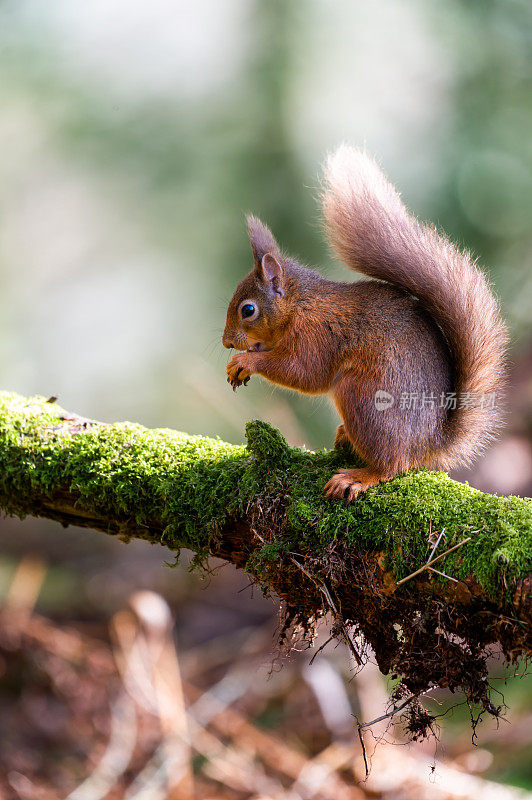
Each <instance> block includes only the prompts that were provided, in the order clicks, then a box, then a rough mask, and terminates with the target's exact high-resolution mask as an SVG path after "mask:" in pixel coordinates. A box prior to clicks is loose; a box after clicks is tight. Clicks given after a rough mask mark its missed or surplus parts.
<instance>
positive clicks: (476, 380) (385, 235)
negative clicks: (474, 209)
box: [322, 146, 507, 469]
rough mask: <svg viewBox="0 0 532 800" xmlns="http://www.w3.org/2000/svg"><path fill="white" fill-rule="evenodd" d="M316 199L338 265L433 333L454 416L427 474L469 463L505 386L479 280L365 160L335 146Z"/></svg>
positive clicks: (492, 317)
mask: <svg viewBox="0 0 532 800" xmlns="http://www.w3.org/2000/svg"><path fill="white" fill-rule="evenodd" d="M322 200H323V213H324V217H325V224H326V231H327V235H328V238H329V241H330V242H331V245H332V247H333V250H334V252H335V254H336V255H337V257H338V258H339V259H341V260H342V261H343V262H344V263H345V264H347V266H349V267H350V268H351V269H354V270H357V271H358V272H361V273H363V274H365V275H368V276H370V277H372V278H378V279H380V280H383V281H387V282H389V283H391V284H394V285H395V286H398V287H400V288H401V289H403V290H405V291H407V292H408V293H410V294H412V295H414V296H415V297H417V298H419V300H420V301H421V303H422V304H423V306H424V308H426V310H427V311H428V312H429V314H430V315H431V316H432V318H433V319H434V320H435V321H436V323H437V324H438V326H439V327H440V328H441V330H442V332H443V335H444V337H445V339H446V341H447V345H448V347H449V351H450V354H451V361H452V375H453V389H454V392H456V398H457V407H456V409H455V410H452V409H451V410H450V411H449V413H448V415H447V417H446V419H445V422H444V425H443V434H442V442H441V446H440V447H439V451H438V453H434V454H432V457H431V459H430V464H427V466H439V467H443V468H445V469H447V468H449V467H451V466H455V465H457V464H466V463H469V462H470V461H471V459H472V458H473V457H474V456H475V455H477V454H478V453H479V452H480V451H481V450H482V448H483V447H484V446H485V445H486V444H487V443H488V442H489V440H490V439H491V438H492V436H493V434H494V432H495V430H496V428H497V427H498V425H499V424H500V417H501V400H502V394H503V390H504V381H505V367H504V360H505V351H506V346H507V331H506V327H505V325H504V323H503V321H502V319H501V316H500V313H499V308H498V304H497V300H496V299H495V297H494V295H493V293H492V291H491V289H490V287H489V284H488V282H487V280H486V278H485V276H484V275H483V274H482V272H481V271H480V270H479V269H478V268H477V267H476V265H475V264H474V263H473V261H472V259H471V257H470V255H469V254H468V253H465V252H461V251H459V250H458V249H457V248H456V247H454V246H453V245H452V244H451V243H450V242H449V241H448V240H447V239H445V238H444V237H443V236H441V235H440V234H439V233H438V232H437V231H436V229H435V228H433V227H431V226H427V225H421V224H420V223H419V222H418V221H417V220H416V219H415V218H414V217H413V216H412V215H411V214H410V213H409V212H408V210H407V209H406V207H405V206H404V204H403V202H402V201H401V198H400V197H399V194H398V193H397V191H396V190H395V189H394V187H393V186H392V185H391V184H390V183H389V182H388V180H387V179H386V177H385V176H384V174H383V173H382V172H381V170H380V169H379V167H378V166H377V164H376V163H375V162H374V161H373V160H372V159H371V158H370V157H369V156H367V155H366V154H365V153H364V152H361V151H359V150H355V149H353V148H350V147H345V146H343V147H340V148H339V150H337V151H336V153H334V155H332V156H331V157H330V158H329V159H328V161H327V164H326V167H325V174H324V189H323V195H322ZM427 388H429V389H430V387H427Z"/></svg>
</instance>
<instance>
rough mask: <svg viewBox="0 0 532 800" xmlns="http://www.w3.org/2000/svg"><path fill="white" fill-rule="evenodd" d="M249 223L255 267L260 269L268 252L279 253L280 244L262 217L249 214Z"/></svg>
mask: <svg viewBox="0 0 532 800" xmlns="http://www.w3.org/2000/svg"><path fill="white" fill-rule="evenodd" d="M247 223H248V233H249V240H250V242H251V249H252V250H253V259H254V261H255V267H256V268H257V269H260V266H261V264H262V259H263V258H264V256H265V255H266V253H275V254H276V255H277V254H278V253H279V252H280V251H279V245H278V244H277V242H276V241H275V236H274V235H273V233H272V232H271V230H270V229H269V228H268V227H267V226H266V225H264V223H262V222H261V221H260V219H257V217H253V216H248V218H247Z"/></svg>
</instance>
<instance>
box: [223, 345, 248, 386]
mask: <svg viewBox="0 0 532 800" xmlns="http://www.w3.org/2000/svg"><path fill="white" fill-rule="evenodd" d="M244 357H245V354H242V353H238V354H237V355H236V356H233V358H232V359H231V361H230V362H229V364H228V365H227V383H230V384H231V386H232V387H233V391H234V392H236V390H237V389H238V387H239V386H247V384H248V382H249V379H250V377H251V376H250V372H249V369H248V367H247V366H244V365H243V364H242V363H241V359H243V358H244Z"/></svg>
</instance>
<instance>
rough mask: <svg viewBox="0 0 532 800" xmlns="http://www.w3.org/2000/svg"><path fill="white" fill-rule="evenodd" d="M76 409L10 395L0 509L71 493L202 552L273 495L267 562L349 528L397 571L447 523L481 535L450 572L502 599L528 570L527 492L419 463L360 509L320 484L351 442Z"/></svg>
mask: <svg viewBox="0 0 532 800" xmlns="http://www.w3.org/2000/svg"><path fill="white" fill-rule="evenodd" d="M68 416H69V415H68V414H65V413H64V412H63V411H62V410H61V409H60V408H59V407H58V406H55V405H52V404H50V403H47V402H46V401H45V400H44V399H42V398H32V399H31V400H27V399H25V398H23V397H20V396H19V395H16V394H9V393H0V505H1V506H2V508H4V510H5V511H7V512H8V513H12V514H13V513H14V514H19V515H21V516H23V515H24V514H26V513H37V511H38V499H39V497H50V496H52V495H53V494H55V493H62V492H70V491H75V492H76V493H79V498H80V499H79V504H80V506H81V507H82V508H83V509H84V510H86V511H90V510H94V511H96V512H98V513H100V514H102V515H104V516H105V517H106V518H109V519H110V520H133V521H134V522H135V523H136V525H137V526H138V527H139V528H140V529H141V530H142V529H145V530H146V538H148V539H151V540H157V541H162V542H163V543H164V544H166V545H167V546H168V547H170V548H171V549H179V548H180V547H188V548H190V549H192V550H194V551H195V552H196V553H198V554H199V555H200V556H202V555H205V554H207V553H208V551H209V547H210V545H211V544H212V540H213V537H216V535H217V533H218V531H219V529H220V526H221V525H223V524H224V522H225V521H226V520H227V519H228V518H229V517H230V516H232V515H242V514H245V513H246V509H248V508H249V507H250V504H253V503H254V502H256V500H257V497H259V498H260V497H264V498H269V500H270V501H271V499H272V498H277V499H278V500H279V499H280V501H282V509H283V514H285V519H286V524H285V525H284V526H283V528H282V533H281V534H279V535H278V539H277V540H276V541H275V542H274V543H273V546H269V547H268V548H267V551H266V550H265V551H264V553H263V556H264V558H265V560H268V561H270V562H271V560H272V559H275V558H276V557H278V554H279V553H281V552H283V551H286V550H287V549H291V550H296V551H297V552H304V553H311V554H316V555H319V554H320V553H323V552H324V551H325V549H326V548H327V547H328V546H329V545H330V544H331V542H332V541H333V540H335V539H337V538H340V537H342V538H345V539H346V540H347V542H348V543H349V544H350V546H352V547H353V548H361V549H366V550H368V549H369V550H378V551H384V552H386V553H387V554H388V560H389V563H390V565H391V567H392V568H393V570H394V571H395V574H396V576H397V577H401V576H403V575H405V574H407V573H408V572H410V571H412V570H413V569H416V568H417V567H418V566H420V565H421V564H422V563H423V560H424V559H425V558H426V552H427V540H428V534H429V530H430V529H432V530H433V531H441V530H442V529H443V528H445V546H446V547H450V546H451V545H452V544H454V543H456V542H458V541H461V540H462V539H463V538H465V537H467V536H471V537H472V541H471V542H469V543H468V544H466V545H465V546H464V547H462V548H460V549H459V550H458V551H456V553H453V554H451V555H450V556H449V557H448V558H447V559H446V560H445V562H444V568H445V571H447V573H448V574H451V575H453V576H455V577H466V576H467V575H469V574H473V575H475V576H476V578H477V579H478V581H479V582H480V583H481V584H482V586H483V587H484V588H485V589H486V590H487V591H488V592H489V593H490V594H491V595H492V596H494V597H496V596H499V595H500V594H501V592H502V591H503V589H504V587H505V586H506V585H508V584H511V582H512V581H513V580H515V578H517V577H518V576H520V575H525V574H527V573H529V572H531V571H532V502H531V501H530V500H528V499H521V498H514V497H509V498H504V497H495V496H492V495H488V494H483V493H481V492H478V491H476V490H475V489H472V488H471V487H469V486H468V485H467V484H460V483H457V482H455V481H452V480H451V479H450V478H449V477H448V476H447V475H446V474H444V473H441V472H429V471H426V470H418V471H415V472H410V473H407V474H405V475H402V476H399V477H397V478H395V479H394V480H393V481H390V482H389V483H387V484H385V485H382V486H379V487H376V488H374V489H371V490H370V491H368V492H367V493H366V495H365V496H364V497H363V498H362V499H360V500H358V501H356V502H354V503H352V504H350V505H347V504H345V503H343V502H340V501H335V502H332V503H331V502H329V501H327V500H325V498H324V496H323V486H324V485H325V483H326V482H327V480H328V479H329V478H330V476H331V475H332V474H333V473H334V471H335V470H336V469H337V468H338V467H341V466H346V465H347V464H348V460H349V459H348V457H347V455H346V453H345V451H344V452H334V451H333V452H318V453H310V452H307V451H304V450H298V449H291V448H289V447H288V446H287V444H286V442H285V440H284V439H283V437H282V436H281V434H280V433H279V432H278V431H276V430H275V429H273V428H272V427H271V426H269V425H267V424H266V423H263V422H257V421H255V422H251V423H249V424H248V426H247V435H248V442H249V449H247V448H245V447H241V446H235V445H230V444H227V443H225V442H222V441H219V440H216V439H209V438H206V437H202V436H187V435H186V434H183V433H177V432H175V431H170V430H148V429H146V428H143V427H141V426H140V425H135V424H131V423H117V424H114V425H99V426H94V427H89V428H88V429H87V430H83V429H82V427H80V425H79V422H78V421H77V420H72V421H69V420H68ZM65 417H66V418H67V419H65ZM152 521H158V522H160V521H162V522H163V525H164V531H163V533H162V535H157V536H155V535H154V534H153V533H150V531H149V526H150V523H151V522H152ZM152 530H153V528H152ZM442 550H443V547H442V546H441V547H440V552H442Z"/></svg>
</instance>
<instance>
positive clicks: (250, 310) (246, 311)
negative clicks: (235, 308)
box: [240, 303, 257, 319]
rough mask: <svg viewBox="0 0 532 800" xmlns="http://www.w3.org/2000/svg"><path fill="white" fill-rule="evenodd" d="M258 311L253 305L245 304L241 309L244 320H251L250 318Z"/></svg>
mask: <svg viewBox="0 0 532 800" xmlns="http://www.w3.org/2000/svg"><path fill="white" fill-rule="evenodd" d="M256 310H257V308H256V306H255V305H254V304H253V303H244V305H243V306H242V308H241V309H240V314H241V315H242V319H249V317H252V316H253V315H254V314H255V312H256Z"/></svg>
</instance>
